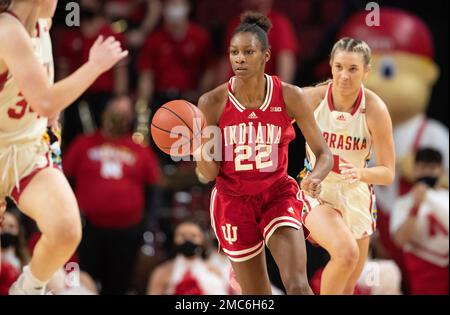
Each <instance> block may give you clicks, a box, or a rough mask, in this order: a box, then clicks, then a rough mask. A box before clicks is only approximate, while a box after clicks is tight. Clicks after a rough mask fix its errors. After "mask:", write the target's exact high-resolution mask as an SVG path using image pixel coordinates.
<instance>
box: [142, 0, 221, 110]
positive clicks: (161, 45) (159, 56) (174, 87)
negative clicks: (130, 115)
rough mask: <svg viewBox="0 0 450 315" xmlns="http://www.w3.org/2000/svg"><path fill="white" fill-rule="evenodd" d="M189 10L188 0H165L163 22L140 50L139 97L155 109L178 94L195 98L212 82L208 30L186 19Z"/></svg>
mask: <svg viewBox="0 0 450 315" xmlns="http://www.w3.org/2000/svg"><path fill="white" fill-rule="evenodd" d="M189 12H190V2H189V1H188V0H165V1H164V3H163V25H162V27H161V28H159V29H157V30H156V31H155V32H153V33H151V34H150V35H149V37H148V38H147V39H146V41H145V44H144V46H143V48H142V50H141V52H140V56H139V60H138V72H139V87H138V90H139V91H138V94H139V99H141V100H143V101H144V102H146V103H148V104H152V106H153V108H154V109H156V108H158V107H159V106H160V105H162V104H164V103H165V102H167V101H169V100H173V99H177V98H181V99H185V100H188V101H191V102H197V100H198V97H199V96H200V95H201V94H202V93H203V92H205V91H206V90H208V89H210V88H211V87H212V84H213V83H214V82H213V81H214V77H213V71H212V57H211V49H212V48H211V43H210V39H209V36H208V33H207V31H206V30H204V29H203V28H202V27H200V26H199V25H197V24H195V23H193V22H191V21H189Z"/></svg>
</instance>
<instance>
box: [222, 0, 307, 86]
mask: <svg viewBox="0 0 450 315" xmlns="http://www.w3.org/2000/svg"><path fill="white" fill-rule="evenodd" d="M272 6H273V0H243V1H242V8H243V11H246V10H251V11H258V12H261V13H263V14H264V15H266V16H267V17H268V18H269V19H270V21H271V22H272V29H271V30H270V32H269V42H270V45H271V47H270V48H271V53H272V56H271V58H270V60H269V62H268V63H267V64H266V73H267V74H270V75H277V76H279V77H280V79H281V80H282V81H284V82H287V83H293V81H294V77H295V72H296V70H297V54H298V41H297V37H296V35H295V31H294V28H293V26H292V24H291V22H290V21H289V19H288V18H287V17H286V16H285V15H283V14H282V13H279V12H277V11H274V10H273V9H272ZM239 23H240V20H239V17H238V16H236V17H235V18H234V19H232V20H231V21H230V23H229V24H228V26H227V29H226V34H225V42H224V47H228V46H229V43H230V40H231V37H232V35H233V34H232V32H233V30H234V29H235V28H236V27H237V26H238V25H239ZM230 76H232V71H231V67H230V63H229V61H228V51H226V52H225V56H224V58H222V61H221V63H220V70H219V78H218V79H219V81H220V82H219V83H223V82H225V81H227V80H228V78H229V77H230Z"/></svg>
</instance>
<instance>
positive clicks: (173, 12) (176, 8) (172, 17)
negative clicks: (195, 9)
mask: <svg viewBox="0 0 450 315" xmlns="http://www.w3.org/2000/svg"><path fill="white" fill-rule="evenodd" d="M188 14H189V9H188V7H187V6H184V5H170V6H168V7H167V8H166V9H165V10H164V18H165V20H166V21H167V22H180V21H184V20H185V19H186V17H187V16H188Z"/></svg>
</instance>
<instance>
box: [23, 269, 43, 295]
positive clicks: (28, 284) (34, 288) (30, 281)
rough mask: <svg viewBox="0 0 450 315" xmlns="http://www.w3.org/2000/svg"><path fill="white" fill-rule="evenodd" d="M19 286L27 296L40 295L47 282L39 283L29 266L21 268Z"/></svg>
mask: <svg viewBox="0 0 450 315" xmlns="http://www.w3.org/2000/svg"><path fill="white" fill-rule="evenodd" d="M21 278H22V279H21V280H22V283H21V286H22V289H23V290H24V291H25V292H26V293H27V294H42V293H44V290H45V285H46V284H47V281H45V282H44V281H41V280H39V279H37V278H36V277H35V276H34V275H33V274H32V273H31V268H30V266H29V265H27V266H25V267H23V272H22V275H21Z"/></svg>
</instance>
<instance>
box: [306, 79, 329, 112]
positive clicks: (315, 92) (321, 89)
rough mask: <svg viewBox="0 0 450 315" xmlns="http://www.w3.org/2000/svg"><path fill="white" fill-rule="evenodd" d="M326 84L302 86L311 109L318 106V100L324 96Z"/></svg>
mask: <svg viewBox="0 0 450 315" xmlns="http://www.w3.org/2000/svg"><path fill="white" fill-rule="evenodd" d="M327 88H328V85H326V84H322V85H318V86H306V87H303V88H302V91H303V93H304V94H305V95H306V97H307V98H309V99H310V102H311V107H312V109H313V110H315V109H316V108H317V106H319V104H320V102H321V101H322V100H323V98H324V97H325V94H326V91H327Z"/></svg>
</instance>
